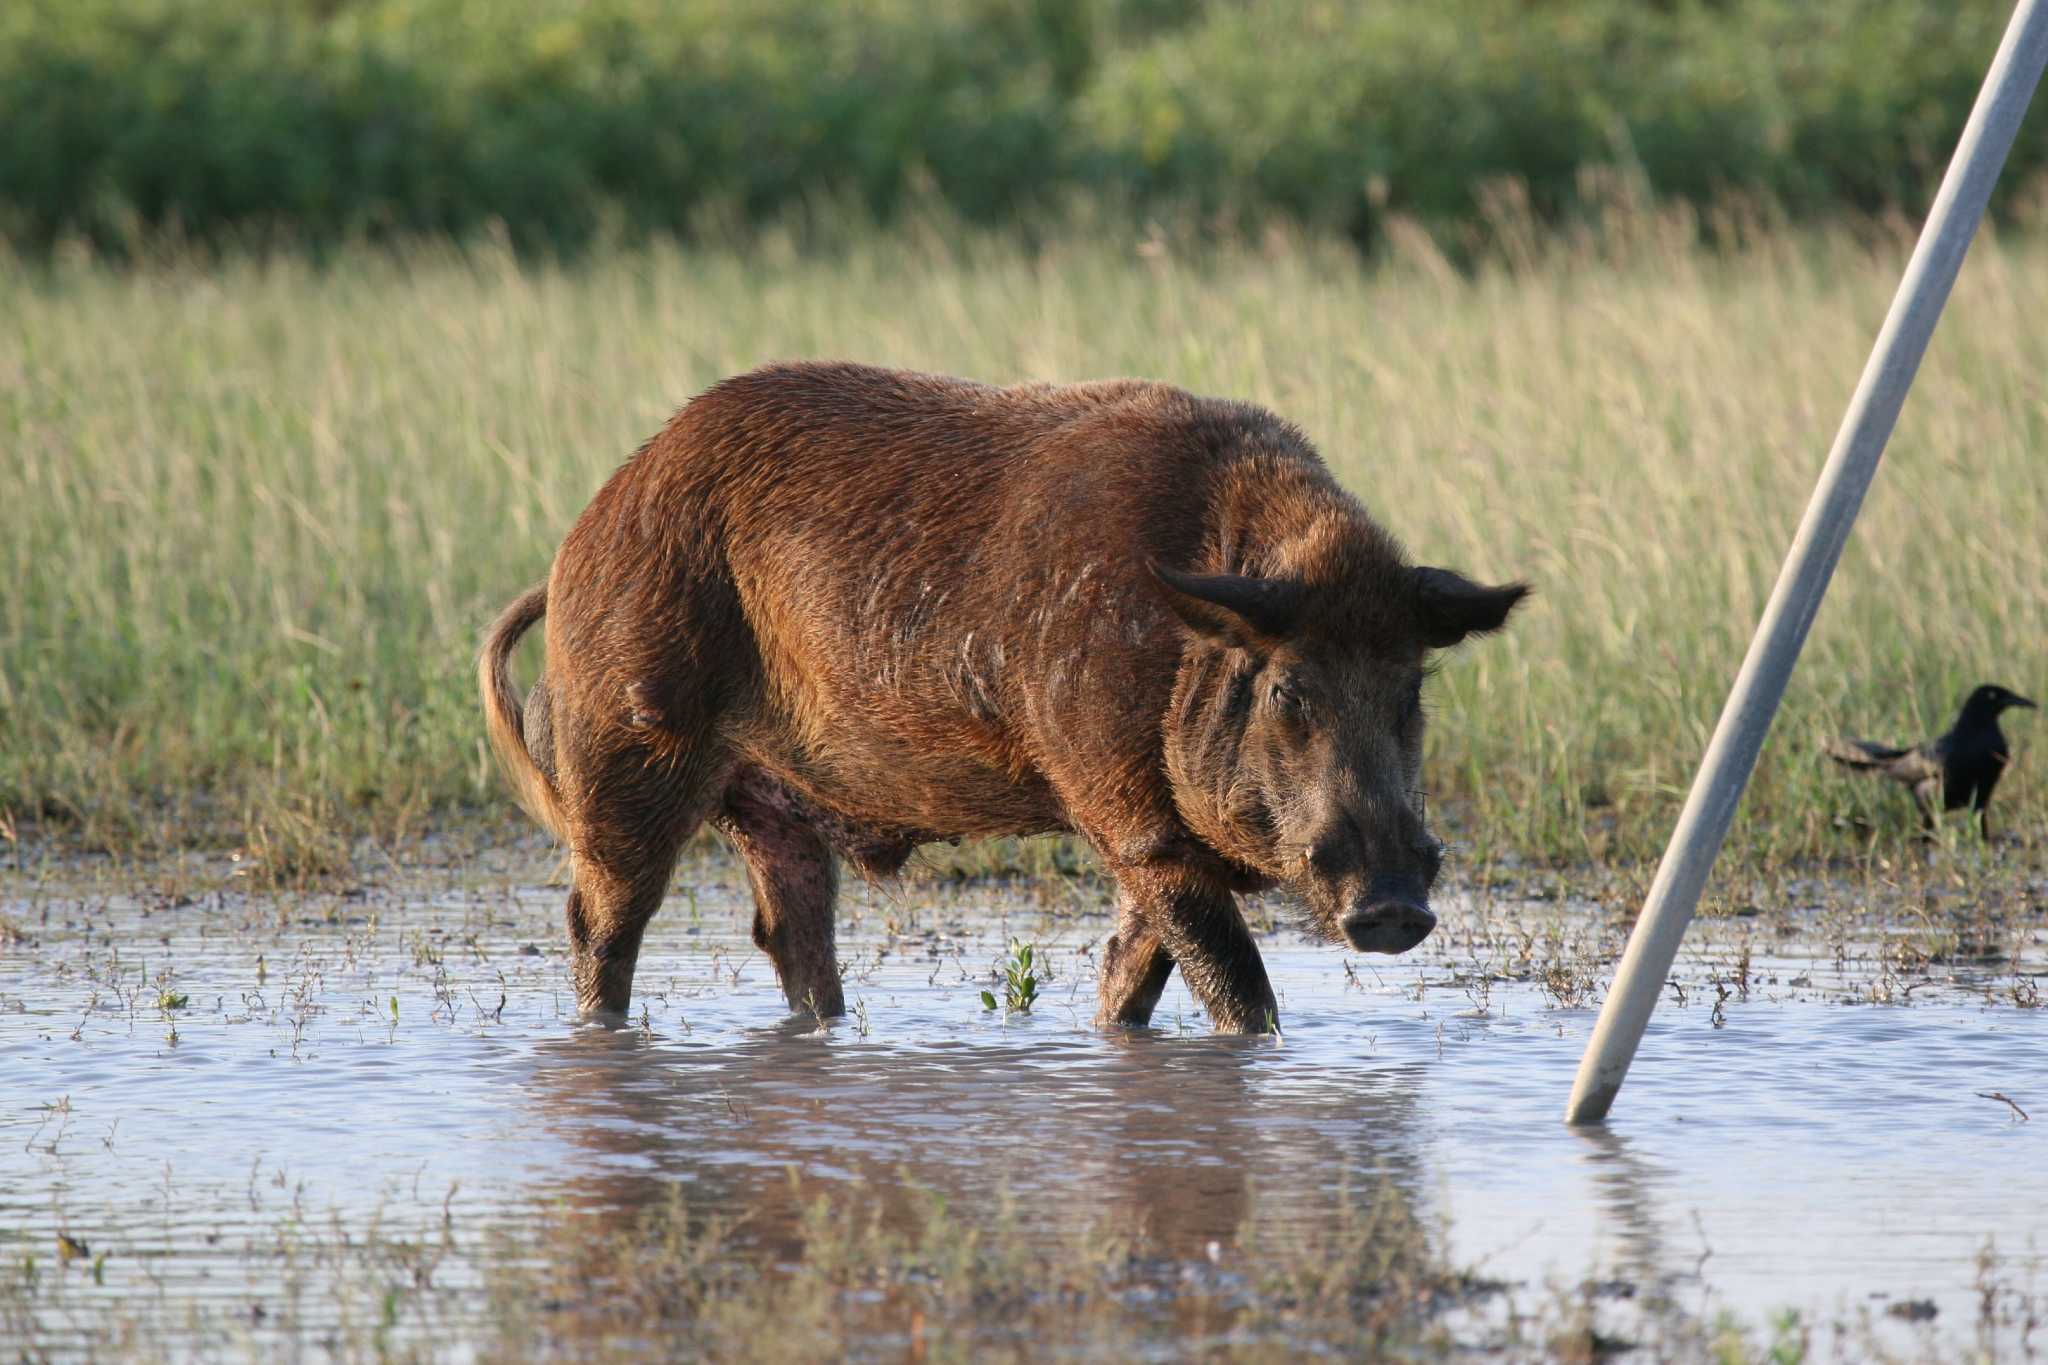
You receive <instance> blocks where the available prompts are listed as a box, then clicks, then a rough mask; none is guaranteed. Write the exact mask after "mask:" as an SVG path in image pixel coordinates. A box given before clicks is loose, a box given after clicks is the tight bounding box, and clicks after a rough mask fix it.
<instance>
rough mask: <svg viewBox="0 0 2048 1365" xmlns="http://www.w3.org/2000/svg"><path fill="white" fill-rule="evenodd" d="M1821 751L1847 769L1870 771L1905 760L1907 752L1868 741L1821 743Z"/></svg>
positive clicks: (1845, 739) (1845, 738) (1849, 740)
mask: <svg viewBox="0 0 2048 1365" xmlns="http://www.w3.org/2000/svg"><path fill="white" fill-rule="evenodd" d="M1820 747H1821V751H1822V752H1824V753H1825V754H1827V756H1828V757H1829V758H1832V759H1833V760H1835V762H1837V763H1839V764H1841V765H1842V766H1843V767H1845V768H1857V769H1861V770H1864V771H1868V770H1870V769H1873V768H1882V767H1884V766H1885V765H1886V764H1887V763H1890V762H1891V761H1892V760H1893V759H1897V758H1904V757H1905V756H1906V750H1904V749H1895V748H1893V747H1892V746H1891V745H1889V744H1872V743H1871V742H1870V741H1869V740H1867V739H1850V738H1848V737H1847V736H1844V737H1842V738H1841V739H1828V740H1822V741H1821V746H1820Z"/></svg>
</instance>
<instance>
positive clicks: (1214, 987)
mask: <svg viewBox="0 0 2048 1365" xmlns="http://www.w3.org/2000/svg"><path fill="white" fill-rule="evenodd" d="M1117 882H1118V885H1119V887H1120V888H1121V890H1122V892H1123V897H1122V899H1123V901H1124V902H1125V904H1126V906H1127V907H1128V909H1129V911H1132V912H1135V915H1136V916H1137V918H1138V919H1140V920H1141V921H1142V922H1143V923H1144V924H1145V925H1147V926H1149V927H1150V929H1151V932H1152V934H1153V935H1154V936H1156V937H1155V942H1156V945H1157V948H1156V949H1155V951H1157V949H1163V950H1164V956H1165V957H1166V958H1167V960H1168V961H1167V966H1168V967H1169V968H1170V967H1173V966H1178V967H1179V968H1180V972H1181V978H1182V979H1183V980H1185V981H1186V982H1187V983H1188V989H1189V990H1190V991H1192V992H1193V993H1194V996H1195V999H1197V1000H1199V1001H1201V1002H1202V1008H1203V1009H1205V1010H1207V1011H1208V1012H1209V1020H1210V1023H1211V1024H1213V1025H1214V1027H1215V1029H1216V1031H1217V1032H1218V1033H1270V1032H1272V1031H1273V1030H1274V1029H1276V1028H1278V1027H1279V1026H1280V1007H1279V1004H1278V1002H1277V1001H1275V1000H1274V998H1273V986H1272V983H1271V982H1269V981H1268V980H1267V979H1266V964H1265V962H1264V961H1263V960H1261V959H1260V957H1259V948H1258V945H1257V944H1256V943H1254V942H1253V941H1252V934H1251V930H1249V929H1247V928H1246V927H1245V922H1244V916H1242V915H1240V914H1239V913H1238V910H1237V899H1236V897H1234V896H1232V895H1231V894H1230V891H1229V889H1228V888H1227V887H1224V886H1220V885H1218V884H1217V883H1216V882H1215V881H1214V880H1212V879H1211V878H1209V877H1207V876H1204V875H1203V874H1201V873H1200V872H1196V871H1191V870H1189V869H1186V868H1183V867H1180V866H1177V865H1172V864H1169V865H1166V866H1164V867H1159V866H1148V867H1140V868H1131V869H1126V870H1123V871H1121V872H1119V874H1118V876H1117ZM1129 918H1130V916H1129V915H1128V914H1120V915H1119V921H1118V934H1117V938H1118V940H1119V941H1120V940H1122V938H1123V934H1124V925H1125V924H1126V923H1127V922H1128V919H1129ZM1137 946H1138V947H1139V948H1142V946H1143V945H1142V943H1141V944H1138V945H1137ZM1130 952H1132V949H1126V948H1122V947H1120V946H1119V947H1117V948H1115V949H1113V950H1112V952H1111V953H1110V954H1109V960H1108V961H1106V962H1105V964H1104V972H1105V975H1104V980H1103V1008H1104V1013H1105V1015H1107V1014H1108V1008H1109V1005H1110V991H1111V989H1112V986H1113V985H1114V986H1116V987H1117V988H1118V989H1119V990H1122V989H1127V988H1126V987H1124V986H1123V985H1121V984H1120V983H1122V982H1126V981H1129V980H1133V979H1136V980H1141V981H1148V982H1149V980H1150V977H1149V975H1145V974H1141V973H1140V972H1138V971H1137V970H1136V968H1137V967H1139V966H1140V965H1145V966H1147V967H1148V968H1149V970H1152V971H1157V973H1158V985H1157V988H1156V989H1154V990H1153V993H1152V998H1151V1003H1156V1002H1157V1001H1158V998H1159V990H1163V989H1164V988H1165V986H1166V972H1165V971H1164V970H1160V969H1158V968H1157V967H1156V965H1152V962H1151V960H1150V959H1145V960H1144V962H1143V963H1142V964H1141V962H1140V961H1138V960H1134V961H1133V963H1132V969H1131V970H1129V971H1127V972H1126V973H1124V974H1122V975H1119V976H1118V977H1117V979H1116V981H1114V982H1113V981H1112V979H1111V976H1112V968H1113V967H1114V965H1115V960H1116V958H1117V957H1118V956H1119V954H1120V953H1130ZM1131 995H1132V998H1134V999H1135V998H1137V995H1138V993H1137V992H1135V991H1133V992H1131ZM1145 1012H1146V1014H1147V1015H1149V1014H1150V1013H1151V1009H1150V1004H1148V1005H1147V1008H1146V1011H1145Z"/></svg>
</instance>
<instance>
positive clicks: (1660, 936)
mask: <svg viewBox="0 0 2048 1365" xmlns="http://www.w3.org/2000/svg"><path fill="white" fill-rule="evenodd" d="M2044 61H2048V0H2020V4H2019V6H2018V7H2017V8H2016V9H2015V10H2014V11H2013V16H2012V23H2011V24H2010V25H2009V26H2008V27H2007V28H2006V31H2005V40H2004V41H2003V42H2002V43H2000V44H1999V46H1998V55H1997V56H1996V57H1994V58H1992V61H1991V69H1990V70H1989V71H1988V72H1986V73H1985V76H1984V88H1983V89H1982V90H1981V91H1979V92H1978V94H1977V105H1976V108H1974V109H1972V110H1971V111H1970V121H1969V122H1968V123H1967V124H1966V125H1964V127H1963V136H1962V139H1961V141H1959V142H1958V143H1957V144H1956V152H1955V157H1954V159H1952V160H1951V161H1950V162H1949V167H1948V174H1947V175H1945V176H1943V177H1942V181H1941V191H1940V193H1938V194H1936V195H1935V197H1934V208H1933V209H1932V210H1931V211H1930V212H1929V213H1928V215H1927V223H1926V226H1925V227H1923V228H1922V229H1921V230H1920V241H1919V244H1918V245H1917V246H1915V247H1914V248H1913V259H1912V260H1911V261H1910V262H1909V263H1908V264H1907V266H1906V274H1905V277H1904V278H1903V279H1901V280H1900V281H1899V292H1898V293H1897V295H1896V296H1894V297H1893V299H1892V307H1891V312H1890V313H1889V314H1887V315H1886V317H1885V320H1884V327H1883V329H1882V330H1881V331H1879V332H1878V334H1877V344H1876V345H1875V346H1874V347H1873V348H1872V349H1871V352H1870V359H1869V361H1868V362H1867V363H1866V364H1865V365H1864V367H1863V378H1862V380H1861V381H1860V382H1859V383H1858V384H1857V385H1856V393H1855V396H1854V397H1852V398H1851V399H1850V400H1849V410H1848V412H1846V413H1845V414H1843V417H1842V428H1841V430H1840V431H1839V432H1838V433H1836V435H1835V444H1834V448H1833V449H1832V450H1831V451H1829V452H1828V462H1827V465H1826V467H1825V468H1823V469H1822V470H1821V475H1820V482H1819V483H1818V484H1817V485H1815V487H1814V490H1813V500H1812V501H1811V502H1809V503H1808V504H1807V505H1806V517H1805V519H1804V520H1802V521H1801V522H1800V524H1799V533H1798V535H1797V536H1795V537H1794V538H1793V541H1792V550H1791V553H1790V554H1788V555H1787V556H1786V558H1785V567H1784V568H1783V569H1781V570H1780V571H1779V573H1778V585H1777V587H1776V588H1774V589H1773V590H1772V591H1771V600H1770V603H1769V604H1768V605H1767V606H1765V608H1764V616H1763V620H1762V621H1761V622H1760V623H1758V625H1757V630H1756V637H1755V638H1754V639H1752V640H1751V641H1750V644H1749V654H1748V657H1746V658H1745V659H1743V661H1742V671H1741V672H1740V673H1738V674H1737V675H1736V678H1735V687H1734V689H1733V690H1732V691H1730V692H1729V694H1728V701H1727V704H1726V705H1725V706H1724V707H1723V708H1722V710H1721V719H1720V722H1719V723H1718V724H1716V725H1715V727H1714V738H1713V740H1712V741H1711V742H1710V743H1709V744H1708V745H1707V756H1706V758H1705V760H1704V761H1703V762H1702V763H1701V764H1700V770H1699V775H1698V776H1697V777H1695V778H1694V779H1693V784H1692V791H1691V793H1690V794H1689V795H1687V797H1686V798H1685V809H1684V810H1683V811H1681V812H1680V813H1679V816H1678V826H1677V828H1676V829H1674V830H1672V832H1671V843H1670V846H1669V847H1667V848H1666V849H1665V850H1664V861H1663V862H1662V864H1660V865H1659V866H1658V868H1657V879H1656V881H1655V882H1653V883H1652V884H1651V886H1650V895H1649V898H1648V899H1647V900H1645V901H1644V902H1643V913H1642V915H1641V917H1640V918H1639V919H1637V921H1636V927H1635V932H1634V933H1633V934H1631V935H1630V936H1629V941H1628V951H1627V952H1626V953H1625V954H1623V956H1622V959H1621V968H1620V970H1619V971H1618V972H1617V973H1616V974H1615V978H1614V987H1613V989H1612V990H1610V991H1609V992H1608V994H1607V1002H1606V1004H1605V1005H1603V1006H1602V1007H1601V1010H1600V1021H1599V1023H1597V1024H1596V1025H1595V1026H1594V1028H1593V1037H1592V1040H1591V1041H1590V1042H1588V1043H1587V1045H1586V1055H1585V1057H1584V1058H1583V1059H1582V1060H1581V1061H1580V1062H1579V1076H1578V1080H1577V1081H1576V1082H1575V1083H1574V1084H1573V1086H1572V1097H1571V1102H1570V1104H1568V1105H1567V1106H1566V1108H1565V1122H1566V1123H1597V1122H1599V1121H1600V1120H1602V1119H1604V1118H1606V1117H1607V1111H1608V1109H1609V1108H1610V1107H1611V1106H1612V1105H1613V1104H1614V1096H1615V1094H1616V1092H1618V1091H1619V1090H1620V1089H1621V1082H1622V1079H1623V1078H1624V1077H1625V1076H1627V1075H1628V1066H1629V1062H1630V1061H1631V1060H1632V1059H1633V1058H1634V1057H1635V1053H1636V1045H1637V1044H1638V1043H1640V1042H1642V1039H1643V1029H1644V1028H1645V1027H1646V1026H1647V1025H1648V1024H1649V1022H1650V1011H1651V1010H1652V1009H1654V1008H1656V1005H1657V997H1658V996H1659V995H1661V994H1662V993H1663V990H1664V982H1665V980H1666V978H1667V977H1668V976H1669V975H1670V972H1671V963H1672V960H1673V959H1674V958H1676V957H1677V956H1678V941H1679V939H1680V938H1682V937H1683V936H1684V934H1685V926H1686V925H1687V924H1688V923H1689V922H1691V920H1692V913H1693V907H1694V906H1695V905H1696V904H1697V903H1698V902H1699V896H1700V884H1701V883H1702V882H1704V881H1705V880H1706V876H1707V871H1708V869H1709V868H1711V867H1712V866H1713V864H1714V858H1715V855H1717V854H1718V853H1719V852H1720V851H1721V841H1722V839H1724V838H1725V837H1726V836H1727V834H1728V822H1729V821H1730V820H1731V819H1732V818H1733V817H1734V814H1735V804H1736V802H1737V801H1739V800H1740V799H1741V798H1742V789H1743V788H1744V787H1745V786H1747V785H1748V783H1749V774H1750V770H1751V769H1752V768H1754V767H1755V766H1756V755H1757V750H1759V749H1761V748H1762V747H1763V742H1764V735H1765V734H1766V733H1768V732H1769V730H1770V728H1771V718H1772V717H1773V716H1775V715H1776V714H1777V711H1778V702H1779V700H1780V699H1781V698H1782V697H1783V696H1784V695H1785V681H1786V679H1787V678H1789V677H1790V676H1791V673H1792V665H1793V664H1794V663H1795V662H1796V661H1797V660H1798V658H1799V649H1800V646H1801V645H1803V644H1805V643H1806V632H1807V628H1808V627H1809V626H1811V625H1812V624H1813V617H1814V613H1815V612H1816V611H1818V610H1819V609H1820V600H1821V596H1822V594H1823V593H1825V592H1826V591H1827V586H1828V579H1829V577H1830V576H1831V575H1832V574H1833V573H1834V571H1835V562H1836V560H1838V559H1840V558H1841V554H1842V545H1843V543H1844V542H1845V541H1847V540H1848V538H1849V528H1850V527H1851V526H1852V525H1854V524H1855V521H1856V513H1857V510H1858V509H1859V508H1860V507H1861V506H1862V505H1863V494H1864V493H1865V491H1866V490H1868V489H1869V487H1870V479H1871V476H1872V475H1873V474H1875V473H1876V472H1877V462H1878V458H1879V457H1880V456H1881V455H1883V454H1884V446H1885V442H1886V441H1887V440H1888V439H1890V437H1891V434H1892V424H1893V423H1894V422H1895V421H1897V420H1898V416H1899V407H1900V405H1901V404H1902V403H1904V402H1905V400H1906V391H1907V390H1908V389H1909V388H1911V387H1912V385H1913V375H1914V373H1915V372H1916V371H1917V370H1918V369H1919V368H1920V357H1921V355H1922V354H1924V353H1925V352H1926V350H1927V339H1928V337H1929V336H1930V335H1931V334H1932V333H1933V331H1934V324H1935V323H1936V322H1937V321H1938V320H1939V319H1940V317H1941V310H1942V305H1943V304H1945V303H1947V302H1948V291H1949V287H1950V286H1951V285H1953V284H1954V283H1955V278H1956V271H1957V270H1958V269H1959V268H1960V267H1961V266H1962V263H1963V253H1964V252H1965V251H1967V250H1969V246H1970V238H1971V237H1972V236H1973V235H1975V233H1976V231H1977V221H1978V219H1980V218H1981V217H1983V214H1984V203H1985V200H1987V199H1988V198H1990V196H1991V187H1992V185H1993V184H1995V183H1996V182H1997V180H1998V172H1999V169H2000V167H2002V166H2003V165H2004V164H2005V154H2006V152H2007V151H2009V150H2010V149H2011V147H2012V140H2013V135H2014V133H2015V132H2017V131H2018V129H2019V124H2020V118H2021V116H2022V115H2023V114H2025V113H2026V110H2027V102H2028V101H2029V100H2030V99H2032V98H2033V94H2034V86H2035V84H2036V83H2037V82H2038V81H2039V80H2040V77H2041V67H2042V64H2043V62H2044Z"/></svg>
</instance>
